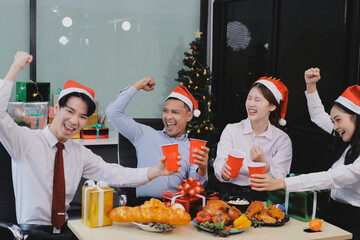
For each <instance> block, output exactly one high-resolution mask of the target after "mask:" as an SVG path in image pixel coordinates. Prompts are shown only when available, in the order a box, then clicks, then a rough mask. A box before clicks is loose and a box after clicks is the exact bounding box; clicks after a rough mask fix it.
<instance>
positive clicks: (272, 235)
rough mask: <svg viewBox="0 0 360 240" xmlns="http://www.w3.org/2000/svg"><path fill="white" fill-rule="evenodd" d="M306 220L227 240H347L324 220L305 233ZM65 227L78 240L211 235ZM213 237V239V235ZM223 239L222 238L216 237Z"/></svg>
mask: <svg viewBox="0 0 360 240" xmlns="http://www.w3.org/2000/svg"><path fill="white" fill-rule="evenodd" d="M308 224H309V223H307V222H301V221H299V220H297V219H294V218H291V219H290V221H289V222H287V223H286V224H285V225H283V226H278V227H261V228H254V227H250V228H249V229H247V230H246V231H244V232H242V233H239V234H233V235H230V236H229V237H228V238H227V239H236V238H237V239H239V237H240V238H241V240H254V239H259V240H271V239H276V240H297V239H298V240H304V239H332V240H336V239H351V238H352V234H351V233H349V232H347V231H345V230H342V229H340V228H338V227H336V226H334V225H331V224H330V223H327V222H324V223H323V226H322V229H321V230H322V231H321V232H316V233H307V232H304V231H303V230H304V229H306V228H308V226H309V225H308ZM68 226H69V228H70V229H71V230H72V231H73V232H74V233H75V235H76V236H77V237H78V238H79V239H80V240H96V239H99V240H100V239H101V240H102V239H109V240H112V239H121V240H127V239H129V240H131V239H134V240H135V239H136V240H138V239H146V240H152V239H154V240H155V239H156V240H158V239H166V240H171V239H188V240H195V239H196V240H199V239H206V240H208V239H209V238H211V239H213V238H212V235H211V234H210V233H208V232H205V231H198V230H197V228H196V227H195V226H194V224H193V223H192V222H190V223H189V224H188V225H186V226H177V227H176V228H175V229H174V230H173V231H171V232H167V233H154V232H147V231H144V230H141V229H139V228H137V227H136V226H135V225H134V224H132V223H117V222H114V223H113V225H112V226H105V227H101V228H89V227H88V226H86V225H85V224H84V223H82V221H81V219H76V220H69V221H68ZM215 239H216V238H215ZM218 239H219V240H220V239H224V238H218Z"/></svg>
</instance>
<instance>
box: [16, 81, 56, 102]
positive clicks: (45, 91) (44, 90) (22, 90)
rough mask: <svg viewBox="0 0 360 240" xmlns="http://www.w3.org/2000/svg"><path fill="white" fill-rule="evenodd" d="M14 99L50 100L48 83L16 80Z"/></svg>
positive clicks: (24, 100)
mask: <svg viewBox="0 0 360 240" xmlns="http://www.w3.org/2000/svg"><path fill="white" fill-rule="evenodd" d="M16 101H19V102H48V101H50V83H48V82H16Z"/></svg>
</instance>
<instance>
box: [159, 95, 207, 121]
mask: <svg viewBox="0 0 360 240" xmlns="http://www.w3.org/2000/svg"><path fill="white" fill-rule="evenodd" d="M171 97H173V98H177V99H179V100H181V101H183V102H184V103H185V104H186V105H188V107H189V108H190V110H191V111H193V110H194V106H193V103H192V102H191V100H190V99H189V98H187V97H185V96H184V95H182V94H180V93H176V92H172V93H170V95H169V96H168V97H167V98H166V99H165V101H166V100H168V99H169V98H171ZM199 112H200V111H199ZM194 115H195V112H194ZM199 115H200V114H199ZM195 117H196V116H195Z"/></svg>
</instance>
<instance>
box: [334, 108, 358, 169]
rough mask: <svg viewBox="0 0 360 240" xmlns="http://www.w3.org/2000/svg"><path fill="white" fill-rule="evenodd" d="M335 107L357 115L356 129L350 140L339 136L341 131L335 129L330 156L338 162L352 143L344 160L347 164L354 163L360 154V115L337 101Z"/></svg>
mask: <svg viewBox="0 0 360 240" xmlns="http://www.w3.org/2000/svg"><path fill="white" fill-rule="evenodd" d="M333 107H336V108H338V109H339V110H340V111H343V112H345V113H347V114H350V115H352V116H354V117H355V121H356V122H355V131H354V134H353V135H352V137H351V139H350V142H344V141H343V140H342V139H341V137H340V136H339V133H337V132H336V131H335V130H333V132H332V134H331V135H332V136H333V140H332V143H331V146H330V150H331V151H330V152H331V153H330V156H329V157H330V158H331V159H332V162H333V163H334V162H336V161H337V160H338V159H339V158H340V157H341V155H342V154H343V153H344V151H345V150H346V148H347V147H348V146H349V144H350V148H349V150H348V151H347V153H346V155H345V162H344V164H345V165H348V164H351V163H353V162H354V161H355V160H356V159H357V158H358V157H359V156H360V115H359V114H356V113H354V112H353V111H351V110H350V109H348V108H346V107H344V106H343V105H342V104H340V103H337V102H335V103H334V105H333Z"/></svg>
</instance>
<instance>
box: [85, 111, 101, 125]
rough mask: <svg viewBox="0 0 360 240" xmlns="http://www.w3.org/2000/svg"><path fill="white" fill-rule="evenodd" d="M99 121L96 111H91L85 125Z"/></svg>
mask: <svg viewBox="0 0 360 240" xmlns="http://www.w3.org/2000/svg"><path fill="white" fill-rule="evenodd" d="M98 122H99V114H98V113H97V112H95V113H93V114H92V115H91V116H89V117H88V119H87V121H86V125H85V126H94V125H96V124H97V123H98Z"/></svg>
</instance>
